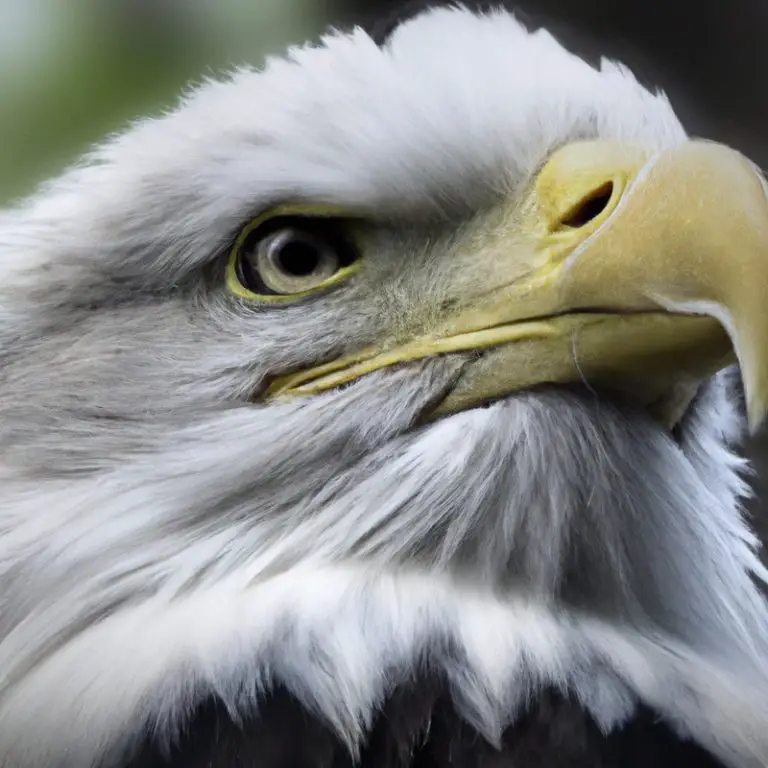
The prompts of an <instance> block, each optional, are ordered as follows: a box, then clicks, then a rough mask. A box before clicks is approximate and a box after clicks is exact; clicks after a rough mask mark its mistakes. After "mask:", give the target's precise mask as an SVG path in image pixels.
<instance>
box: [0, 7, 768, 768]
mask: <svg viewBox="0 0 768 768" xmlns="http://www.w3.org/2000/svg"><path fill="white" fill-rule="evenodd" d="M0 275H1V277H2V279H0V318H1V319H2V322H1V323H0V354H1V355H2V365H0V445H1V446H2V453H1V454H0V477H2V484H1V485H0V584H1V585H2V592H1V594H2V596H1V597H0V766H2V768H49V767H50V768H70V767H73V768H95V767H96V766H107V765H109V766H116V767H117V768H124V767H125V766H129V765H135V766H138V765H150V764H151V765H153V766H154V765H160V764H161V763H159V762H157V763H155V762H149V758H146V759H145V761H144V762H141V760H140V759H139V757H137V756H140V755H145V756H146V755H147V754H150V753H151V754H153V755H154V754H159V752H156V751H157V750H160V751H162V750H163V749H166V751H167V754H168V755H171V756H172V755H173V754H175V753H174V750H177V749H179V748H180V747H179V744H183V743H184V740H185V739H189V738H193V737H195V734H196V733H198V732H199V731H198V730H197V726H196V725H195V723H196V722H197V721H196V719H195V718H196V717H197V714H199V713H200V712H201V711H203V710H205V708H206V707H208V708H209V709H208V710H206V711H210V707H214V709H215V711H216V712H217V713H218V715H217V717H220V718H223V719H224V720H226V722H228V723H229V724H230V725H232V724H234V725H232V727H235V725H237V728H238V729H239V730H238V733H240V734H241V735H242V733H245V732H246V731H247V730H248V728H256V729H257V730H258V728H259V722H261V720H260V718H267V717H268V716H269V712H270V706H271V702H272V703H274V702H275V701H276V700H277V699H279V697H281V696H282V697H283V699H282V700H284V702H285V701H287V702H290V705H291V706H292V707H297V708H298V710H299V711H300V712H301V713H302V716H303V717H304V718H305V720H304V721H301V720H297V722H305V721H306V718H310V719H311V720H312V722H315V723H319V724H320V725H318V727H319V728H321V729H322V732H323V733H324V734H330V735H329V736H328V738H332V739H333V740H334V742H333V743H334V744H341V745H342V746H343V749H344V750H345V752H344V754H347V755H348V756H349V755H351V756H352V758H355V759H357V760H359V761H361V763H362V764H363V765H366V764H373V763H371V762H370V761H366V759H363V757H361V756H364V755H366V754H368V753H366V751H365V750H366V749H369V745H370V743H371V741H370V740H371V738H372V737H371V734H373V733H378V731H376V728H378V727H379V726H378V725H377V723H379V722H380V720H381V717H382V714H381V713H382V712H384V711H385V710H386V707H387V706H388V703H389V702H391V701H393V700H395V699H394V698H393V697H396V696H397V695H399V692H401V691H403V690H405V689H406V688H408V687H409V686H411V687H413V686H415V689H416V690H417V691H418V690H426V688H424V686H426V685H427V683H425V682H423V681H424V680H426V679H427V678H428V679H429V680H433V681H434V680H437V681H439V690H440V694H439V696H441V697H443V698H442V699H441V700H444V701H446V702H448V704H447V705H446V706H449V707H450V708H451V711H453V712H454V713H455V715H456V718H457V722H460V723H461V724H462V727H468V728H470V729H471V731H472V733H473V734H475V735H479V737H480V740H481V741H482V743H484V744H490V745H496V747H498V748H502V747H504V745H507V746H509V744H512V743H513V741H514V739H513V740H512V741H510V738H511V737H509V736H508V734H510V733H513V734H514V733H515V730H514V729H515V728H516V727H517V725H518V724H519V723H520V722H522V721H521V718H523V716H524V715H525V713H526V712H528V713H529V712H530V711H531V707H534V708H535V706H536V702H537V701H539V697H540V695H543V694H542V692H543V691H549V692H553V691H554V692H556V693H557V695H558V696H561V697H563V698H564V699H566V698H567V699H568V701H569V702H571V704H572V705H573V706H575V707H577V708H578V710H579V711H580V712H583V713H584V717H586V718H588V719H589V721H590V722H591V723H593V724H595V727H596V728H597V730H598V731H599V733H600V734H602V735H603V736H604V737H605V738H606V739H609V738H610V737H611V736H610V735H611V734H612V733H615V732H617V731H620V730H621V729H622V728H623V727H625V726H626V724H627V723H631V722H633V718H634V717H635V715H636V713H637V712H639V711H640V710H641V709H642V708H645V709H647V710H648V711H652V712H653V713H654V717H655V718H658V719H660V720H661V721H662V722H664V723H667V724H668V725H669V728H670V731H674V732H675V734H677V735H678V736H679V738H680V739H682V740H693V742H694V743H698V745H700V746H701V747H702V748H704V749H705V750H706V751H707V752H708V753H709V754H711V755H713V756H714V757H716V758H717V759H718V760H720V761H722V763H723V764H725V765H733V766H753V765H762V764H765V762H766V761H768V738H767V737H766V729H765V727H764V723H763V722H762V721H763V720H764V713H765V712H766V711H768V653H767V651H768V610H767V609H766V604H765V601H764V599H763V597H762V595H761V593H760V591H759V588H758V586H757V582H758V581H760V580H762V579H763V578H764V576H765V574H764V571H763V570H762V568H761V566H760V564H759V561H758V559H757V557H756V555H755V551H754V550H755V540H754V538H753V536H752V534H751V533H750V531H749V530H748V528H747V526H746V524H745V523H744V522H743V520H742V518H741V510H740V499H741V497H742V496H743V495H744V493H745V486H744V483H743V481H742V479H741V474H740V473H741V470H742V469H743V463H742V460H741V459H740V458H738V456H737V455H736V454H735V453H734V451H733V448H732V446H733V444H734V442H735V441H736V440H737V439H738V437H739V436H740V434H741V433H742V431H743V424H742V422H744V424H746V423H747V421H748V423H749V424H750V425H751V426H752V427H753V428H754V427H756V426H757V425H758V424H759V423H760V422H761V420H762V418H763V416H764V414H765V412H766V410H768V311H766V306H765V302H766V296H767V295H768V294H767V293H766V291H767V290H768V200H767V198H766V183H765V180H764V179H763V177H762V176H761V174H760V172H759V171H758V170H757V168H756V167H755V166H754V165H752V164H751V163H750V162H749V161H748V160H747V159H746V158H744V157H743V156H741V155H740V154H739V153H737V152H736V151H734V150H731V149H729V148H726V147H724V146H721V145H718V144H715V143H709V142H705V141H695V140H691V139H690V138H689V137H688V135H687V134H686V132H685V130H684V129H683V127H682V126H681V124H680V122H679V121H678V119H677V118H676V116H675V113H674V111H673V109H672V108H671V106H670V104H669V102H668V101H667V99H666V98H665V97H664V96H663V95H662V94H659V93H651V92H649V91H648V90H646V89H645V88H644V87H642V86H641V85H640V84H639V83H638V82H637V81H636V80H635V79H634V78H633V76H632V75H631V74H630V72H629V71H627V70H626V69H625V68H623V67H621V66H619V65H616V64H613V63H610V62H608V61H603V62H602V63H601V64H600V65H599V67H598V68H593V67H592V66H590V65H588V64H587V63H585V62H584V61H582V60H581V59H579V58H577V57H576V56H574V55H572V54H570V53H568V52H566V50H565V49H564V48H562V47H560V45H559V44H558V43H557V42H556V41H555V40H554V39H553V38H552V37H551V36H550V35H549V34H547V33H546V32H544V31H536V32H530V31H529V30H527V29H526V28H524V27H523V26H522V25H521V24H520V23H519V22H518V21H517V20H516V19H515V18H514V17H513V16H512V15H511V14H509V13H508V12H506V11H503V10H497V11H489V12H487V13H483V14H476V13H473V12H470V11H469V10H466V9H462V8H449V9H446V8H443V9H436V10H432V11H429V12H426V13H423V14H420V15H418V16H416V17H415V18H413V19H411V20H409V21H407V22H405V23H403V24H401V25H400V26H398V27H397V28H396V29H395V30H394V31H393V32H392V33H391V34H390V35H389V37H388V38H387V39H386V40H385V41H375V40H374V39H372V38H371V37H370V36H369V35H368V34H367V33H366V32H364V31H363V30H361V29H356V30H354V31H351V32H331V33H329V34H328V35H326V36H325V37H324V38H323V39H322V40H321V41H320V42H319V43H318V44H316V45H312V46H307V47H302V48H295V49H292V50H290V51H289V52H288V53H287V55H286V56H285V57H283V58H276V59H271V60H269V61H268V62H267V63H266V64H265V66H264V67H263V69H261V70H259V71H256V70H252V69H241V70H238V71H236V72H235V73H233V74H232V75H231V76H229V77H227V78H226V79H222V80H215V81H209V82H206V83H204V84H203V85H201V86H200V87H197V88H195V89H194V90H193V91H192V92H190V93H188V94H187V95H186V96H185V97H184V99H183V100H182V102H181V104H180V105H179V106H178V108H177V109H175V110H174V111H172V112H171V113H169V114H166V115H164V116H162V117H159V118H156V119H147V120H143V121H140V122H138V123H137V124H135V125H133V126H132V127H131V128H130V129H129V130H127V131H126V132H124V133H123V134H121V135H119V136H117V137H114V138H112V139H110V140H108V141H107V142H106V143H105V144H103V145H102V146H100V147H98V148H97V149H95V150H94V151H93V152H92V153H91V154H90V155H89V156H88V157H86V158H85V159H84V160H83V161H82V162H81V163H80V164H78V165H77V166H75V167H73V168H71V169H70V170H69V171H67V172H66V173H64V174H63V175H62V176H61V177H60V178H58V179H56V180H54V181H52V182H50V183H48V184H47V185H45V186H44V187H42V188H41V189H40V190H39V191H38V192H37V193H36V194H35V195H33V196H32V197H31V198H29V199H28V200H26V201H23V202H21V203H19V204H18V205H17V206H15V207H14V208H12V209H10V210H7V211H5V212H4V213H2V214H0ZM737 367H738V369H739V370H740V373H741V379H742V380H743V384H744V391H745V398H746V418H745V417H743V416H742V414H741V410H740V405H739V396H738V394H737V392H736V383H735V382H736V380H737V379H738V376H737V375H736V374H735V373H734V372H735V371H736V370H737ZM429 685H431V683H430V684H429ZM419 686H422V688H419ZM425 707H426V708H425V709H424V712H426V714H425V715H424V718H423V722H422V721H419V722H420V723H421V725H419V727H418V728H416V729H412V732H411V731H408V734H407V736H401V737H398V738H399V739H400V741H398V744H401V743H402V744H406V746H407V747H408V749H407V750H406V751H405V752H403V754H406V755H408V754H411V755H412V754H413V750H414V749H416V747H415V746H414V745H416V744H417V743H418V744H421V743H422V740H427V741H428V740H429V739H428V736H427V735H425V734H427V732H428V730H429V729H428V728H426V726H424V727H422V726H423V725H424V723H426V724H427V725H428V724H429V722H431V720H430V719H429V718H430V717H431V714H432V713H433V711H434V710H433V709H430V707H432V705H431V704H430V705H429V706H426V705H425ZM196 713H197V714H196ZM248 723H250V725H247V724H248ZM238 724H239V725H238ZM590 727H591V726H590ZM425 728H426V730H425ZM277 732H278V730H275V729H272V730H271V731H270V733H272V734H273V738H277V736H274V734H276V733H277ZM238 738H240V736H238ZM264 738H266V736H265V737H264ZM435 738H437V737H435ZM290 741H291V739H290V738H288V737H286V739H285V744H286V745H287V744H288V743H289V742H290ZM214 742H215V740H209V742H206V743H205V744H202V745H201V744H198V746H197V747H195V749H196V750H197V751H196V752H195V754H196V755H197V757H196V758H195V759H197V760H200V762H193V759H192V757H190V756H189V755H188V756H187V758H186V762H178V763H172V764H173V765H184V766H191V765H201V766H202V765H224V764H225V762H224V758H223V757H221V756H219V757H218V758H216V759H214V758H213V757H210V755H211V754H214V752H215V749H216V746H215V743H214ZM196 743H197V742H196ZM238 743H239V742H238ZM212 745H213V746H212ZM285 748H286V749H287V748H288V747H287V746H286V747H285ZM334 748H335V747H334ZM147 750H149V751H147ZM152 750H156V751H155V752H153V751H152ZM211 750H214V752H211ZM265 750H266V747H264V746H263V745H262V746H260V747H259V748H258V750H256V752H255V753H254V754H258V755H260V756H262V757H263V755H265V754H267V752H266V751H265ZM408 750H410V751H408ZM164 754H165V753H164ZM191 754H192V753H190V755H191ZM227 754H229V753H227ZM269 754H272V753H271V752H270V753H269ZM317 754H319V753H313V755H314V757H312V758H311V759H310V758H307V761H306V762H305V763H301V764H306V765H315V764H316V765H326V764H328V765H330V763H322V762H320V761H319V758H317V761H316V762H313V760H315V758H316V757H317ZM398 754H400V753H398ZM203 756H208V757H206V758H205V759H210V762H202V760H203ZM152 759H155V758H152ZM157 759H158V760H159V758H157ZM168 759H169V760H170V759H171V758H168ZM217 759H218V760H219V762H216V760H217ZM253 759H254V761H255V762H253V763H251V762H246V761H245V758H242V760H243V762H238V763H235V762H229V763H226V764H227V765H234V764H238V765H252V764H253V765H257V764H258V765H263V764H264V765H266V764H269V765H272V763H271V762H268V761H267V762H266V763H262V762H258V760H257V759H256V758H253ZM259 759H261V758H259ZM264 759H266V758H264ZM403 759H404V760H405V762H403V763H402V765H410V764H411V763H408V761H407V759H406V758H403ZM232 760H233V761H234V758H232ZM163 764H165V763H163ZM169 764H171V763H169ZM275 764H282V763H275ZM285 764H286V765H288V764H291V765H293V764H299V763H290V762H287V763H285ZM511 764H512V763H510V765H511ZM535 764H537V765H538V763H535ZM541 764H542V765H543V764H544V763H541ZM547 764H549V763H547ZM593 764H597V763H593ZM652 764H654V765H655V763H652ZM685 764H686V765H687V764H688V763H685ZM334 765H336V763H334ZM376 765H378V763H376ZM387 765H389V763H387ZM393 765H394V763H393ZM398 765H400V763H398ZM514 765H516V766H518V765H519V766H522V765H524V763H522V762H520V763H514ZM525 765H528V764H527V763H525ZM605 765H608V763H605ZM611 765H613V763H611ZM622 765H623V764H622ZM633 765H634V764H633Z"/></svg>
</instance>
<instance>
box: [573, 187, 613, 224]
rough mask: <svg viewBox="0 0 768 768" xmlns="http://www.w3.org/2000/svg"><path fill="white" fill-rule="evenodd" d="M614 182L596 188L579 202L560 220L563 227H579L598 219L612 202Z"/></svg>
mask: <svg viewBox="0 0 768 768" xmlns="http://www.w3.org/2000/svg"><path fill="white" fill-rule="evenodd" d="M612 197H613V182H612V181H609V182H608V183H607V184H603V185H602V186H601V187H598V188H597V189H595V190H594V191H593V192H592V193H591V194H589V195H587V196H586V197H584V198H583V199H582V200H580V201H579V202H578V204H577V205H575V206H574V207H573V208H572V209H571V210H570V211H568V213H567V214H566V215H565V216H564V217H563V218H562V220H561V221H560V226H561V227H568V228H570V229H577V228H579V227H583V226H584V225H585V224H589V222H590V221H593V220H594V219H596V218H597V217H598V216H599V215H600V214H601V213H602V212H603V211H604V210H605V209H606V208H607V207H608V204H609V203H610V202H611V198H612Z"/></svg>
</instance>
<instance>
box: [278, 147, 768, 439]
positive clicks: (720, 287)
mask: <svg viewBox="0 0 768 768" xmlns="http://www.w3.org/2000/svg"><path fill="white" fill-rule="evenodd" d="M514 218H515V220H514V231H515V232H516V233H517V235H516V236H517V238H518V247H519V237H520V233H521V232H522V233H524V236H525V237H526V238H527V239H528V241H529V244H530V246H531V247H530V253H531V256H530V263H529V264H528V265H527V267H528V268H527V269H526V270H525V273H524V277H522V278H520V277H519V274H520V270H519V264H518V265H517V266H516V272H515V275H517V276H515V275H512V270H510V275H509V276H508V277H509V279H504V266H503V265H501V266H500V267H499V265H495V266H496V267H498V268H496V269H494V270H493V274H494V279H495V280H497V282H498V285H496V286H491V290H490V291H486V292H484V295H483V296H482V301H480V300H478V301H477V303H476V305H475V306H469V307H468V308H465V309H463V310H462V311H459V312H457V313H455V314H454V315H453V316H451V317H447V318H445V320H444V321H443V322H442V323H440V324H439V327H435V328H434V329H433V330H432V331H431V332H430V333H429V334H428V335H425V336H420V337H418V338H414V339H412V340H411V341H409V342H407V343H405V344H401V345H399V346H396V347H393V348H390V349H381V348H378V349H366V350H361V351H360V352H359V353H357V354H354V355H351V356H348V357H345V358H343V359H339V360H335V361H332V362H330V363H327V364H325V365H322V366H319V367H316V368H313V369H311V370H306V371H301V372H298V373H294V374H291V375H289V376H285V377H282V378H281V379H279V380H277V381H275V382H273V384H272V386H271V387H270V389H269V391H268V393H267V395H268V396H275V395H300V394H305V395H306V394H314V393H318V392H322V391H325V390H328V389H332V388H334V387H337V386H339V385H341V384H344V383H347V382H349V381H353V380H354V379H357V378H359V377H360V376H363V375H365V374H366V373H369V372H371V371H374V370H377V369H380V368H384V367H387V366H390V365H394V364H401V363H403V362H405V361H411V360H418V359H424V358H426V357H431V356H435V355H440V354H446V353H455V352H467V351H476V350H483V354H482V355H481V356H479V357H478V358H477V359H476V360H473V361H472V362H471V363H469V364H468V365H466V366H465V368H464V370H463V373H462V375H461V376H460V378H459V380H458V381H457V383H456V386H455V387H454V388H453V390H452V391H451V392H450V393H449V394H448V396H447V397H446V398H445V399H444V400H443V401H442V402H441V403H440V404H439V405H438V406H437V407H436V409H435V411H434V413H433V416H435V417H437V416H440V415H445V414H449V413H452V412H455V411H459V410H464V409H467V408H471V407H474V406H477V405H478V404H481V403H484V402H488V401H490V400H493V399H495V398H498V397H503V396H505V395H508V394H510V393H512V392H515V391H518V390H521V389H525V388H529V387H532V386H536V385H538V384H544V383H567V382H573V381H586V382H588V383H589V384H592V385H595V386H600V387H605V388H611V389H616V390H618V391H620V392H623V393H625V394H626V395H628V396H629V397H631V398H632V400H633V401H634V402H637V403H639V404H641V405H644V406H646V407H648V408H649V409H650V410H651V411H653V412H655V413H656V414H657V415H658V416H659V417H660V418H662V419H663V420H664V421H665V422H667V423H670V424H671V423H674V421H676V419H677V418H678V417H679V415H680V413H681V411H682V409H683V408H684V407H686V406H687V404H688V403H689V402H690V399H691V397H692V396H693V394H694V393H695V391H696V388H697V387H698V386H699V384H700V383H701V381H702V380H703V379H705V378H707V377H709V376H710V375H712V374H713V373H714V372H716V371H717V370H719V369H720V368H722V367H724V366H726V365H728V364H731V363H732V362H734V361H736V360H738V362H739V364H740V366H741V370H742V376H743V380H744V385H745V390H746V397H747V410H748V415H749V422H750V426H751V428H752V429H755V428H756V427H757V426H758V425H759V424H760V422H761V421H762V420H763V418H764V416H765V414H766V411H768V188H767V187H766V184H765V181H764V180H763V179H762V177H761V176H760V174H759V172H758V171H757V170H756V168H755V167H754V166H753V165H752V164H751V163H750V162H749V161H748V160H747V159H746V158H744V157H743V156H742V155H740V154H739V153H737V152H735V151H733V150H731V149H728V148H727V147H724V146H721V145H717V144H713V143H707V142H688V143H686V144H682V145H680V146H678V147H676V148H674V149H671V150H668V151H666V152H663V153H661V154H659V155H656V156H649V155H648V154H647V153H646V152H645V151H643V150H641V149H638V148H636V147H630V146H625V145H620V144H612V143H604V142H584V143H576V144H571V145H568V146H566V147H564V148H562V149H561V150H559V151H558V152H556V153H554V154H553V155H552V157H551V158H550V160H549V162H548V163H547V164H546V165H545V167H544V168H543V169H542V171H541V172H540V173H539V175H538V177H537V178H536V180H535V183H534V185H533V187H532V189H531V192H530V194H529V196H528V198H527V200H526V201H524V203H523V204H521V205H519V206H517V207H516V209H515V213H514ZM509 229H510V228H509V227H508V228H507V229H505V231H507V230H509ZM495 253H498V248H497V249H496V250H495ZM496 258H498V256H497V257H496ZM734 353H735V354H734Z"/></svg>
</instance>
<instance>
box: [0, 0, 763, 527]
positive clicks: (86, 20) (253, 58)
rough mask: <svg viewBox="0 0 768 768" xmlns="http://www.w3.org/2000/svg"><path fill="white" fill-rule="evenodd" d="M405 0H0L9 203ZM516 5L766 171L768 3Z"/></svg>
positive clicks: (759, 458) (3, 154) (1, 147)
mask: <svg viewBox="0 0 768 768" xmlns="http://www.w3.org/2000/svg"><path fill="white" fill-rule="evenodd" d="M408 1H409V2H412V0H408ZM437 1H439V0H435V2H437ZM467 1H468V2H473V0H467ZM404 2H406V0H0V205H2V204H4V203H9V202H11V201H13V200H14V199H17V198H19V197H22V196H24V195H25V194H27V193H29V192H31V191H32V190H33V189H34V187H35V185H36V184H37V183H39V182H40V181H42V180H44V179H46V178H48V177H51V176H53V175H55V174H56V173H58V172H59V171H60V170H61V169H62V168H63V167H64V166H66V165H67V164H68V163H70V162H72V161H73V160H75V159H76V158H77V157H78V156H79V155H80V154H81V153H82V152H83V151H85V150H87V149H88V147H89V146H91V145H92V144H93V143H95V142H96V141H98V140H99V139H101V138H102V137H103V136H104V135H105V134H108V133H111V132H114V131H117V130H119V129H121V128H123V127H125V126H126V125H127V124H128V123H129V122H130V121H131V120H133V119H136V118H138V117H140V116H142V115H146V114H154V113H157V112H159V111H162V110H163V109H166V108H168V107H169V106H172V105H173V104H174V103H175V100H176V98H177V96H178V93H179V92H180V91H181V90H182V89H183V88H184V87H185V86H186V85H187V84H189V83H192V82H196V81H199V80H200V79H201V78H202V77H205V76H206V75H210V74H215V73H221V72H223V71H226V70H227V69H228V68H231V67H232V66H233V65H235V64H238V63H243V62H247V63H252V64H256V65H258V64H259V63H260V62H261V61H262V60H263V58H264V56H265V55H266V54H270V53H279V52H280V51H282V50H283V49H284V48H285V46H286V44H288V43H291V42H303V41H304V40H306V39H307V38H311V37H314V36H316V35H317V34H318V33H319V32H320V31H322V30H323V29H324V28H325V27H327V26H328V25H329V24H339V25H347V24H349V23H350V22H356V21H368V20H370V19H372V18H373V17H375V16H378V15H379V14H381V13H385V14H391V13H393V12H395V11H397V9H398V7H399V6H401V5H402V4H403V3H404ZM499 2H503V0H499ZM507 5H513V6H514V7H516V8H519V9H521V10H522V12H523V17H524V19H525V20H526V21H528V22H529V23H531V24H534V25H537V24H539V23H544V24H546V25H547V26H549V27H550V28H551V29H553V31H555V33H556V34H557V35H558V36H559V37H560V38H561V39H562V40H564V41H565V42H566V43H567V44H568V45H569V46H570V47H571V48H573V49H575V50H576V51H577V52H579V53H588V54H593V55H594V54H603V53H606V54H608V55H610V56H612V57H617V58H620V59H622V60H623V61H625V62H626V63H627V64H629V65H630V66H631V67H632V68H633V69H634V70H635V72H636V73H638V74H639V75H640V77H641V79H643V80H644V81H645V82H646V83H648V84H652V85H654V86H655V85H659V86H661V87H663V88H664V89H665V90H666V91H667V92H668V93H669V95H670V97H671V98H672V101H673V103H674V104H675V106H676V108H677V110H678V113H679V114H680V115H681V117H682V119H683V121H684V122H685V124H686V126H687V127H688V128H689V130H690V131H691V132H692V133H694V134H698V135H704V136H708V137H711V138H715V139H719V140H721V141H725V142H727V143H730V144H732V145H734V146H736V147H738V148H740V149H742V150H743V151H745V152H746V153H747V154H749V155H750V156H751V157H752V158H753V159H755V160H756V161H757V162H758V163H759V164H761V165H762V166H763V167H764V168H765V167H768V46H766V45H765V43H764V40H765V39H766V38H768V0H706V2H698V3H693V2H691V0H517V2H514V0H513V2H512V3H509V2H508V3H507ZM443 55H450V52H449V49H448V48H447V47H446V50H445V52H444V54H443ZM766 301H768V296H767V297H766ZM750 451H751V452H752V455H753V457H754V458H755V459H756V462H757V464H758V466H759V467H760V468H761V470H763V471H762V472H761V478H760V479H758V481H757V487H758V491H759V496H760V499H761V500H764V499H768V482H767V481H768V471H766V470H768V440H766V439H765V437H763V438H762V439H760V440H757V441H755V442H753V443H752V444H751V445H750ZM755 510H756V511H757V514H758V515H759V518H758V519H759V520H762V521H763V523H762V524H763V525H764V526H765V527H766V531H768V515H767V514H763V512H762V511H761V508H760V504H759V503H757V504H756V505H755Z"/></svg>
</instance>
